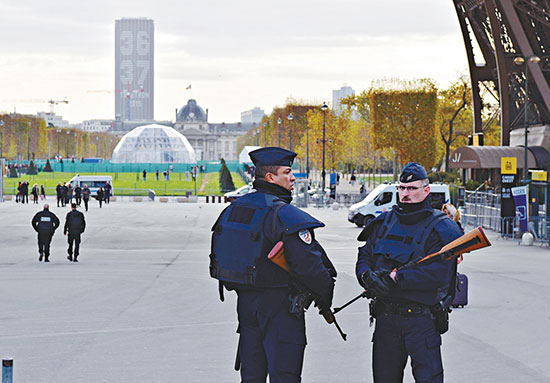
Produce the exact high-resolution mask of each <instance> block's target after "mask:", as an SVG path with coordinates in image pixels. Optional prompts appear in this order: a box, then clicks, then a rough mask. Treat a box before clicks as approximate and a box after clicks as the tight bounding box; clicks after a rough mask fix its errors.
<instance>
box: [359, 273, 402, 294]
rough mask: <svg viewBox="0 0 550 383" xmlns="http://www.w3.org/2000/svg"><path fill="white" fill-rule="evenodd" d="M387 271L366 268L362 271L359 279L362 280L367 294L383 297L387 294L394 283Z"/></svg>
mask: <svg viewBox="0 0 550 383" xmlns="http://www.w3.org/2000/svg"><path fill="white" fill-rule="evenodd" d="M389 273H390V271H389V270H383V269H381V270H378V271H373V270H368V271H365V272H364V273H363V275H362V276H361V279H362V280H363V283H364V285H365V289H366V290H367V291H368V293H367V296H369V295H374V296H375V297H383V296H386V295H388V293H389V292H390V288H391V287H392V285H395V284H394V283H393V281H392V280H391V279H390V278H389ZM384 275H387V276H388V278H385V277H384ZM388 279H389V280H388ZM390 283H391V284H390Z"/></svg>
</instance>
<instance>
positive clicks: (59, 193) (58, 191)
mask: <svg viewBox="0 0 550 383" xmlns="http://www.w3.org/2000/svg"><path fill="white" fill-rule="evenodd" d="M62 187H63V186H61V182H59V183H58V184H57V186H56V187H55V195H56V197H57V207H59V203H60V202H61V206H63V202H62V200H63V192H62V191H61V189H62Z"/></svg>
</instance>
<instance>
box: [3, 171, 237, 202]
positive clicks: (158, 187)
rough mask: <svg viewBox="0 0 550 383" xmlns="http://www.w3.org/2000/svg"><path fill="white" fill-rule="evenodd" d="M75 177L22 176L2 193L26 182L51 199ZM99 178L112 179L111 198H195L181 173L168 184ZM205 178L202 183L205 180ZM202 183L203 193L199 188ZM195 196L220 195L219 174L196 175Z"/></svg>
mask: <svg viewBox="0 0 550 383" xmlns="http://www.w3.org/2000/svg"><path fill="white" fill-rule="evenodd" d="M79 174H80V175H82V176H83V175H100V174H98V173H79ZM75 175H76V174H74V173H62V172H53V173H44V172H42V173H39V174H37V175H25V174H23V175H22V176H21V177H19V178H4V193H5V194H13V195H15V194H16V193H17V185H18V183H19V182H22V181H25V180H26V181H29V194H30V191H31V189H32V185H34V184H35V183H36V184H38V185H39V186H40V185H44V188H46V195H55V187H56V186H57V184H58V182H61V183H63V182H67V181H69V180H70V179H71V178H72V177H73V176H75ZM101 175H109V176H111V177H113V188H114V194H115V195H147V194H148V192H149V190H154V191H155V194H156V195H157V196H163V195H170V196H174V195H186V193H188V192H191V193H192V194H195V182H194V181H193V178H192V177H190V181H186V179H185V173H171V174H170V181H164V180H163V175H162V173H161V174H159V180H158V181H157V179H156V176H155V174H152V173H148V174H147V181H145V182H144V181H143V180H142V174H141V173H102V174H101ZM231 177H232V178H233V183H234V184H235V188H239V187H241V186H243V185H244V181H243V180H242V178H241V176H240V175H239V174H238V173H231ZM205 178H206V180H205ZM203 183H204V189H203V190H202V191H201V187H202V185H203ZM196 190H197V195H221V194H222V193H221V191H220V187H219V173H217V172H216V173H206V174H205V173H200V174H199V175H198V176H197V182H196Z"/></svg>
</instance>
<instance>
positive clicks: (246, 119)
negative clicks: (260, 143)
mask: <svg viewBox="0 0 550 383" xmlns="http://www.w3.org/2000/svg"><path fill="white" fill-rule="evenodd" d="M264 116H265V113H264V111H263V110H262V109H260V108H258V107H257V106H256V107H254V109H250V110H245V111H244V112H241V124H243V125H252V124H257V125H259V124H260V122H261V121H262V118H263V117H264Z"/></svg>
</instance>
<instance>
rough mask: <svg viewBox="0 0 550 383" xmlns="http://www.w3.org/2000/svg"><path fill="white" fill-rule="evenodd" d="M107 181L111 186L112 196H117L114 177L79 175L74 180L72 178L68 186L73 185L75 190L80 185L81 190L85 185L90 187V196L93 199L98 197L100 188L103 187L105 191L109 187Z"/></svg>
mask: <svg viewBox="0 0 550 383" xmlns="http://www.w3.org/2000/svg"><path fill="white" fill-rule="evenodd" d="M107 181H109V184H111V195H115V187H114V186H113V177H111V176H81V175H79V174H77V175H76V176H74V177H73V178H71V179H70V180H69V181H68V182H67V184H69V183H70V184H71V186H72V188H73V189H74V188H75V187H76V185H80V187H81V188H83V187H84V185H85V184H86V185H88V189H90V195H91V196H92V197H95V196H97V191H98V189H99V187H100V186H101V187H102V188H103V189H105V185H107Z"/></svg>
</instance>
